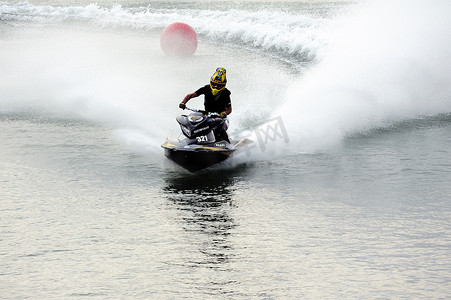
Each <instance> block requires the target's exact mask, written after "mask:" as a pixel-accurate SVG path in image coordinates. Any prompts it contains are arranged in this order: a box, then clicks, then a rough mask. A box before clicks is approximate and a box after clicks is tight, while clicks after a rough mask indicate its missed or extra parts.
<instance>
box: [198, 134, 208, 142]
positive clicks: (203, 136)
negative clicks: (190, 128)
mask: <svg viewBox="0 0 451 300" xmlns="http://www.w3.org/2000/svg"><path fill="white" fill-rule="evenodd" d="M196 140H197V141H198V142H208V138H207V136H206V135H202V136H198V137H196Z"/></svg>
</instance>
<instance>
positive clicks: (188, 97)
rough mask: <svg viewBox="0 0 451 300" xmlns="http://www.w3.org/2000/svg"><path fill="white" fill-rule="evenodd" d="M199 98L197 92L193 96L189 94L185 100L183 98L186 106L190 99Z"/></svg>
mask: <svg viewBox="0 0 451 300" xmlns="http://www.w3.org/2000/svg"><path fill="white" fill-rule="evenodd" d="M197 96H198V95H197V94H196V92H194V93H191V94H188V95H186V96H185V98H183V100H182V103H185V104H186V103H187V102H188V101H189V99H191V98H195V97H197Z"/></svg>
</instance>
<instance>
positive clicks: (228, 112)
mask: <svg viewBox="0 0 451 300" xmlns="http://www.w3.org/2000/svg"><path fill="white" fill-rule="evenodd" d="M225 113H226V114H227V115H230V114H231V113H232V106H231V105H230V106H229V107H227V109H226V111H225Z"/></svg>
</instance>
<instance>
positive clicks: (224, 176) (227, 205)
mask: <svg viewBox="0 0 451 300" xmlns="http://www.w3.org/2000/svg"><path fill="white" fill-rule="evenodd" d="M237 175H238V174H237V172H230V171H221V172H208V173H204V174H199V175H181V174H174V173H173V174H171V176H168V177H167V178H166V179H165V181H166V186H165V187H164V188H163V190H164V192H165V195H166V197H167V199H168V200H169V202H168V206H169V208H171V209H172V210H175V212H176V213H175V215H174V217H175V218H176V219H177V220H176V221H177V222H178V224H180V226H181V228H183V230H184V231H185V232H186V233H187V234H188V237H189V238H188V240H191V242H192V243H194V245H195V246H196V247H197V251H198V252H199V253H201V254H202V255H201V256H200V257H198V258H199V259H200V260H195V261H192V260H190V262H188V264H190V265H191V266H194V265H196V264H200V265H205V266H207V267H210V268H215V267H219V266H218V264H224V263H227V262H228V261H229V260H230V259H231V257H232V256H233V254H232V252H233V245H232V243H231V242H230V241H229V239H228V236H229V235H230V234H232V231H233V229H234V228H235V227H236V226H237V225H236V224H235V222H234V220H233V217H232V215H233V209H234V208H235V205H234V203H233V185H234V182H236V178H237ZM185 263H186V262H185Z"/></svg>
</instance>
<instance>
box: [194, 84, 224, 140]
mask: <svg viewBox="0 0 451 300" xmlns="http://www.w3.org/2000/svg"><path fill="white" fill-rule="evenodd" d="M230 94H231V93H230V91H229V90H228V89H226V88H224V89H223V90H222V91H220V92H219V93H218V94H216V96H214V95H213V93H212V92H211V88H210V85H209V84H207V85H206V86H203V87H201V88H200V89H198V90H197V91H196V95H198V96H200V95H204V96H205V100H204V106H205V110H206V111H208V112H215V113H218V114H220V113H222V112H223V111H226V110H227V108H229V107H230V106H231V105H232V102H231V101H230ZM226 124H228V123H226ZM220 127H221V126H220ZM225 130H227V129H224V128H218V129H217V130H215V135H216V140H225V141H227V142H229V143H230V140H229V136H228V135H227V132H225Z"/></svg>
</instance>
